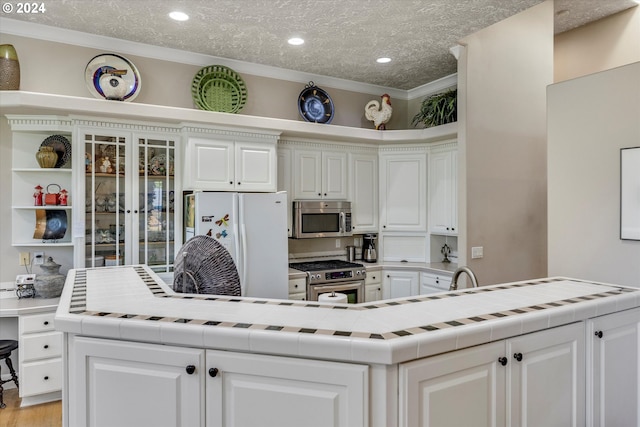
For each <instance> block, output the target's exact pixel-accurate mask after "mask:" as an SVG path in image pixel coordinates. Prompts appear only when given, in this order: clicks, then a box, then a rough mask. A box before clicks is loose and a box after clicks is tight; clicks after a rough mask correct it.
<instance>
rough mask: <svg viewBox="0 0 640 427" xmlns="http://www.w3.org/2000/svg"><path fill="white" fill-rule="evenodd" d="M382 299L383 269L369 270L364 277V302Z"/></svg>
mask: <svg viewBox="0 0 640 427" xmlns="http://www.w3.org/2000/svg"><path fill="white" fill-rule="evenodd" d="M381 299H382V271H372V272H367V276H366V278H365V279H364V302H372V301H379V300H381Z"/></svg>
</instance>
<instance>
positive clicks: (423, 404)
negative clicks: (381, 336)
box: [398, 341, 550, 427]
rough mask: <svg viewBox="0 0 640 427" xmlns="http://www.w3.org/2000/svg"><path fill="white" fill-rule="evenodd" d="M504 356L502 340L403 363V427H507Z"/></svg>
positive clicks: (400, 376) (401, 415) (400, 398)
mask: <svg viewBox="0 0 640 427" xmlns="http://www.w3.org/2000/svg"><path fill="white" fill-rule="evenodd" d="M503 356H504V342H503V341H500V342H496V343H492V344H486V345H481V346H478V347H472V348H469V349H466V350H460V351H456V352H453V353H447V354H444V355H441V356H435V357H430V358H427V359H422V360H416V361H413V362H409V363H402V364H400V367H399V371H398V372H399V386H400V387H399V389H400V390H399V405H398V406H399V407H398V412H399V420H400V426H406V427H417V426H433V427H440V426H451V427H454V426H455V427H458V426H474V427H481V426H487V427H488V426H503V425H504V423H505V407H504V401H505V387H504V381H505V377H506V367H505V366H502V365H501V364H500V363H499V362H498V359H499V358H501V357H503ZM546 425H550V424H546Z"/></svg>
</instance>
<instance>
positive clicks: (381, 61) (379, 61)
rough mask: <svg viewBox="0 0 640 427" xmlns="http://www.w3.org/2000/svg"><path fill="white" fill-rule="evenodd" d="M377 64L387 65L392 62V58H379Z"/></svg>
mask: <svg viewBox="0 0 640 427" xmlns="http://www.w3.org/2000/svg"><path fill="white" fill-rule="evenodd" d="M376 62H377V63H378V64H386V63H387V62H391V58H387V57H382V58H378V59H376Z"/></svg>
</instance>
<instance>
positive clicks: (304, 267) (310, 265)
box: [289, 259, 363, 271]
mask: <svg viewBox="0 0 640 427" xmlns="http://www.w3.org/2000/svg"><path fill="white" fill-rule="evenodd" d="M289 267H291V268H293V269H295V270H300V271H322V270H340V269H345V268H361V267H363V265H362V264H358V263H355V262H348V261H342V260H339V259H329V260H323V261H308V262H293V263H290V264H289Z"/></svg>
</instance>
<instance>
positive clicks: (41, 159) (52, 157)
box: [36, 147, 58, 168]
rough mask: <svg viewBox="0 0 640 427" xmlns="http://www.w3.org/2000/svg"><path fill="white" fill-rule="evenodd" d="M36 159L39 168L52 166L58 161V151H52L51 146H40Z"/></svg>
mask: <svg viewBox="0 0 640 427" xmlns="http://www.w3.org/2000/svg"><path fill="white" fill-rule="evenodd" d="M36 160H37V161H38V164H39V165H40V167H41V168H54V167H56V163H57V162H58V153H56V152H55V151H53V147H40V149H39V150H38V152H37V153H36Z"/></svg>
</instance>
